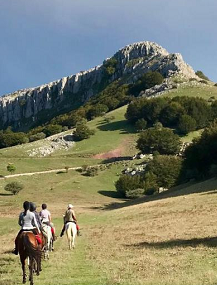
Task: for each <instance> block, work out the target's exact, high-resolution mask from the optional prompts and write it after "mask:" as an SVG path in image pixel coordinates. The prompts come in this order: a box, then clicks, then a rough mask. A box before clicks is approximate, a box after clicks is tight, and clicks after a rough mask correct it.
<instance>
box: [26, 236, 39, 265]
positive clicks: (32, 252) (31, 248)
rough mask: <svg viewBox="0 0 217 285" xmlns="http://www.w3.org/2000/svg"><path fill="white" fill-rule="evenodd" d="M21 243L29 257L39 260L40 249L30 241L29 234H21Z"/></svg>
mask: <svg viewBox="0 0 217 285" xmlns="http://www.w3.org/2000/svg"><path fill="white" fill-rule="evenodd" d="M23 245H24V247H25V250H26V252H27V255H28V256H29V257H33V258H34V259H35V260H40V258H41V254H42V253H41V250H40V249H39V248H38V247H36V246H35V245H34V244H32V243H31V241H30V238H29V234H24V235H23Z"/></svg>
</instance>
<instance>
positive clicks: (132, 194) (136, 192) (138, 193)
mask: <svg viewBox="0 0 217 285" xmlns="http://www.w3.org/2000/svg"><path fill="white" fill-rule="evenodd" d="M144 195H145V194H144V189H143V188H138V189H133V190H128V191H126V193H125V196H126V197H127V198H129V199H136V198H140V197H142V196H144Z"/></svg>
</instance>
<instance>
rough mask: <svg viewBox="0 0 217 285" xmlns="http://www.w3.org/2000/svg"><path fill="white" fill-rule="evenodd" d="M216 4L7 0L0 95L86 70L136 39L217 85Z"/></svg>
mask: <svg viewBox="0 0 217 285" xmlns="http://www.w3.org/2000/svg"><path fill="white" fill-rule="evenodd" d="M216 11H217V1H216V0H19V1H18V0H0V31H1V33H0V35H1V37H0V95H3V94H6V93H9V92H13V91H15V90H18V89H22V88H28V87H35V86H38V85H41V84H44V83H48V82H50V81H54V80H56V79H59V78H61V77H63V76H68V75H71V74H74V73H76V72H79V71H81V70H86V69H89V68H91V67H93V66H95V65H98V64H101V63H102V61H103V60H104V59H105V58H107V57H110V56H112V55H113V54H114V53H115V52H116V51H117V50H118V49H120V48H121V47H124V46H125V45H127V44H130V43H134V42H137V41H146V40H148V41H154V42H157V43H158V44H160V45H162V46H163V47H164V48H166V49H167V50H168V51H169V52H171V53H174V52H179V53H181V54H182V55H183V58H184V60H185V61H186V62H187V63H189V64H190V65H191V66H192V67H193V68H194V70H202V71H203V72H204V73H205V74H206V75H207V76H208V77H209V78H210V79H211V80H213V81H215V82H217V37H216V27H217V12H216Z"/></svg>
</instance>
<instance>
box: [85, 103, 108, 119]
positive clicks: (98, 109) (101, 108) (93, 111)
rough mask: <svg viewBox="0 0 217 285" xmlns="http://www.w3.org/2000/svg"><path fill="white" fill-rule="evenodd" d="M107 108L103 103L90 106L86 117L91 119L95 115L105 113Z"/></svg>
mask: <svg viewBox="0 0 217 285" xmlns="http://www.w3.org/2000/svg"><path fill="white" fill-rule="evenodd" d="M108 110H109V108H108V107H107V106H106V105H104V104H97V105H95V106H93V107H91V108H90V110H89V111H88V115H87V116H88V118H89V119H93V118H95V117H99V116H102V115H104V114H105V113H107V112H108Z"/></svg>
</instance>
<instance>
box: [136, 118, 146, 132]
mask: <svg viewBox="0 0 217 285" xmlns="http://www.w3.org/2000/svg"><path fill="white" fill-rule="evenodd" d="M146 127H147V121H146V120H144V119H139V120H138V121H137V122H136V123H135V128H136V130H137V131H143V130H145V129H146Z"/></svg>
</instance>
